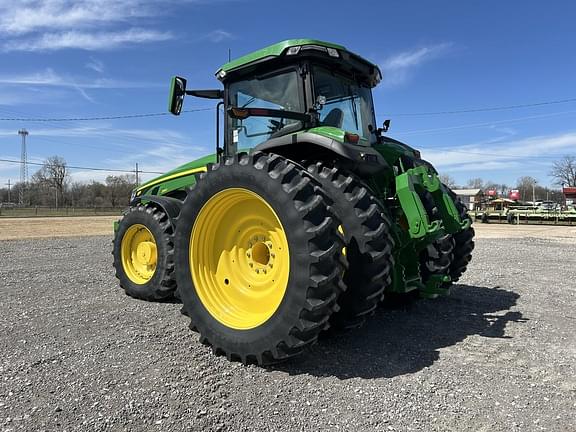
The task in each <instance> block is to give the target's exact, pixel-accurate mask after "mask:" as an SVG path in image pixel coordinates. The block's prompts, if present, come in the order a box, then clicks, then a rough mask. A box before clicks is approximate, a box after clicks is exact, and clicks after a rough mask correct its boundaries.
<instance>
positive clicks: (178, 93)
mask: <svg viewBox="0 0 576 432" xmlns="http://www.w3.org/2000/svg"><path fill="white" fill-rule="evenodd" d="M185 94H186V79H184V78H181V77H178V76H175V77H173V78H172V81H171V82H170V95H169V99H168V111H170V112H171V113H172V114H174V115H180V112H182V104H183V103H184V95H185Z"/></svg>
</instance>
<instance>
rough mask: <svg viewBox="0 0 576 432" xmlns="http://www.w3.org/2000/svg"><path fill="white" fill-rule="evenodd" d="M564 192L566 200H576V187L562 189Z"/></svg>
mask: <svg viewBox="0 0 576 432" xmlns="http://www.w3.org/2000/svg"><path fill="white" fill-rule="evenodd" d="M562 192H564V195H565V196H566V198H576V187H565V188H562Z"/></svg>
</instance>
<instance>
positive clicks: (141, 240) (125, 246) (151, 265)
mask: <svg viewBox="0 0 576 432" xmlns="http://www.w3.org/2000/svg"><path fill="white" fill-rule="evenodd" d="M121 251H122V252H121V255H122V267H123V268H124V273H126V276H128V278H129V279H130V280H131V281H132V282H134V283H135V284H138V285H143V284H145V283H146V282H148V281H149V280H150V279H152V276H154V272H155V271H156V261H157V259H158V252H157V250H156V241H155V240H154V236H153V235H152V233H151V232H150V230H149V229H148V228H146V227H145V226H144V225H141V224H135V225H132V226H131V227H130V228H128V229H127V230H126V232H125V233H124V237H122V244H121Z"/></svg>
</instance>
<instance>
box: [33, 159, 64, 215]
mask: <svg viewBox="0 0 576 432" xmlns="http://www.w3.org/2000/svg"><path fill="white" fill-rule="evenodd" d="M68 176H69V173H68V168H67V167H66V161H65V160H64V158H62V157H60V156H50V157H49V158H48V159H46V161H45V162H44V165H43V166H42V168H40V169H39V170H38V171H37V172H36V173H35V174H34V175H33V176H32V180H33V182H37V183H39V184H44V185H48V186H51V187H53V188H55V189H56V207H58V202H60V203H61V204H63V203H64V187H65V185H66V180H67V179H68Z"/></svg>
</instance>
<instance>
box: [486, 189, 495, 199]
mask: <svg viewBox="0 0 576 432" xmlns="http://www.w3.org/2000/svg"><path fill="white" fill-rule="evenodd" d="M486 194H487V195H488V196H489V197H495V196H496V191H495V190H494V189H490V190H488V191H486Z"/></svg>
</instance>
